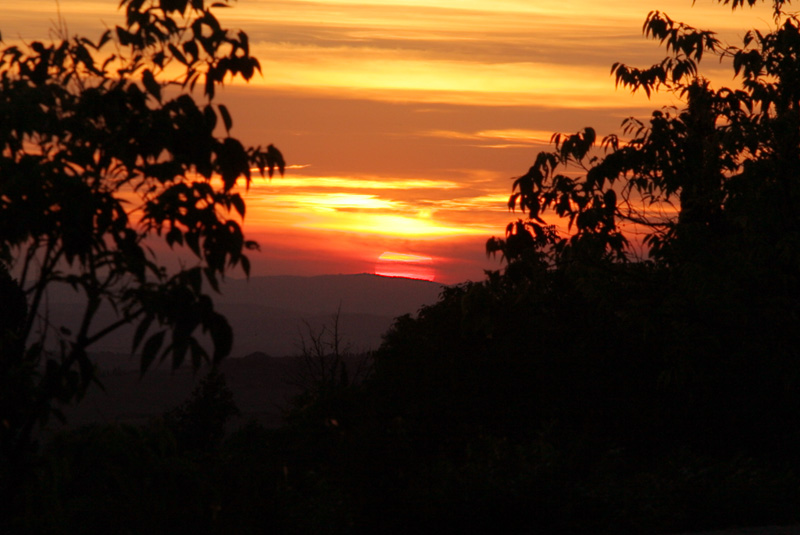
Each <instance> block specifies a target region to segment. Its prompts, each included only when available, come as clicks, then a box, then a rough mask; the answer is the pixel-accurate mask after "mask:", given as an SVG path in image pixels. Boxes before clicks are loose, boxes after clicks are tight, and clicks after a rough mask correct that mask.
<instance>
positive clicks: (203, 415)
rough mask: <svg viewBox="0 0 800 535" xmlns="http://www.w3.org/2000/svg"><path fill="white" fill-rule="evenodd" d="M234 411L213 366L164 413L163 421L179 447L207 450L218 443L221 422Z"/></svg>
mask: <svg viewBox="0 0 800 535" xmlns="http://www.w3.org/2000/svg"><path fill="white" fill-rule="evenodd" d="M238 414H239V408H238V407H237V406H236V403H235V401H234V399H233V392H232V391H231V390H230V388H228V385H227V383H226V382H225V376H224V375H223V374H222V373H221V372H220V371H219V370H217V369H216V368H213V369H212V370H211V371H210V372H209V373H208V375H206V376H205V377H204V378H203V380H202V381H200V384H198V385H197V387H196V388H195V389H194V391H193V392H192V395H191V397H190V398H189V399H188V400H187V401H186V402H185V403H184V404H182V405H181V406H180V407H176V408H175V409H173V410H172V411H170V412H168V413H167V414H166V415H165V423H166V425H167V427H169V428H170V430H171V431H172V433H173V434H174V435H175V438H176V440H177V441H178V447H179V448H180V449H181V450H182V451H197V452H210V451H213V450H215V449H217V448H219V446H220V445H221V444H222V439H223V438H224V437H225V424H226V423H227V422H228V421H229V420H230V418H231V417H233V416H237V415H238Z"/></svg>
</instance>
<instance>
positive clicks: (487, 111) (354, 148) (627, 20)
mask: <svg viewBox="0 0 800 535" xmlns="http://www.w3.org/2000/svg"><path fill="white" fill-rule="evenodd" d="M57 5H60V10H61V14H62V16H63V18H64V20H65V22H66V23H67V26H68V29H69V32H70V33H71V34H76V33H77V34H84V35H88V36H96V35H99V33H100V32H101V31H102V30H103V29H104V28H105V27H109V28H113V27H114V25H116V24H120V23H121V21H122V17H121V14H120V13H119V12H117V11H116V6H117V5H118V2H117V0H60V2H59V3H58V4H57V3H56V1H55V0H26V1H25V2H3V3H2V4H0V32H2V36H3V38H4V42H5V44H15V43H16V42H17V41H19V40H25V41H32V40H41V39H47V37H48V34H49V33H51V30H52V28H53V27H54V26H55V20H56V13H57ZM655 9H657V10H660V11H662V12H665V13H667V14H668V15H669V16H670V17H671V18H673V19H674V20H680V21H684V22H686V23H688V24H691V25H693V26H696V27H700V28H708V29H713V30H715V31H718V32H719V33H720V37H721V38H722V39H723V41H727V42H730V43H731V44H736V43H737V42H739V37H740V36H741V35H743V34H744V32H745V31H746V30H748V29H750V28H753V27H756V28H761V29H766V28H769V27H770V26H771V24H772V20H771V13H770V9H769V6H760V7H757V8H755V9H749V8H747V9H744V10H741V11H736V12H734V13H732V12H731V11H730V9H729V8H728V7H726V6H720V5H718V4H717V3H716V2H712V1H711V0H697V2H696V4H695V5H694V6H692V2H691V0H609V1H606V2H603V3H602V5H600V3H599V2H596V1H593V0H561V1H553V0H430V1H422V0H417V1H411V0H381V1H359V0H351V1H338V0H325V1H294V0H279V1H271V0H239V1H238V2H237V3H235V4H234V7H233V8H232V9H227V10H218V17H219V18H220V19H221V20H222V22H223V24H224V25H225V26H227V27H228V28H231V29H242V30H244V31H245V32H247V34H248V35H249V37H250V42H251V46H252V51H253V53H254V55H256V56H257V57H258V58H259V60H260V61H261V66H262V70H263V77H257V78H256V79H255V80H253V81H252V82H251V83H250V84H244V83H233V84H228V85H227V86H226V88H225V89H224V90H223V91H222V92H221V93H220V94H219V97H218V100H219V101H220V102H223V103H225V104H226V105H227V106H228V107H229V109H230V110H231V113H232V115H233V118H234V128H233V130H232V131H231V133H232V135H234V136H236V137H238V138H239V139H241V140H242V141H243V142H245V143H246V144H251V145H257V144H260V145H265V144H268V143H274V144H275V145H276V146H277V147H278V148H279V149H280V150H281V151H282V152H283V154H284V156H285V157H286V160H287V162H288V164H289V169H288V170H287V173H286V176H285V177H283V178H280V177H276V178H273V179H272V180H264V179H256V180H255V181H254V183H253V184H252V185H251V188H250V190H249V192H248V193H247V195H246V196H245V200H246V202H247V216H246V219H245V230H246V232H247V233H248V235H249V237H251V238H253V239H256V240H258V241H259V242H260V244H261V246H262V251H261V252H260V253H255V254H253V255H252V256H251V260H252V262H253V274H254V275H268V274H300V275H315V274H324V273H361V272H370V273H371V272H375V271H376V270H377V271H378V272H383V273H387V272H388V271H387V269H389V268H387V263H389V262H392V261H393V260H392V259H393V258H403V257H402V256H398V257H394V256H391V255H389V256H384V257H383V258H382V259H381V255H382V254H383V253H385V252H392V253H395V254H398V255H415V256H414V257H405V258H406V260H408V258H423V259H425V266H424V269H421V270H420V269H416V268H415V269H416V271H414V273H416V274H417V275H418V274H419V273H425V274H426V275H424V276H425V277H429V276H434V277H435V280H437V281H441V282H444V283H455V282H460V281H463V280H467V279H471V280H480V279H481V278H482V276H483V270H484V269H496V268H498V267H499V266H500V264H499V262H498V260H497V259H494V260H492V259H487V258H486V255H485V253H484V244H485V242H486V240H487V239H488V238H489V237H491V236H501V235H502V234H503V231H504V228H505V225H506V224H507V223H508V222H510V221H512V220H514V219H516V217H518V214H512V213H509V212H508V210H507V208H506V202H507V199H508V195H509V193H510V187H511V180H510V179H511V178H512V177H513V176H516V175H519V174H522V173H524V172H525V171H526V170H527V168H528V167H529V166H530V164H531V163H532V162H533V159H534V157H535V155H536V153H537V152H538V151H539V150H543V149H546V148H547V147H548V140H549V139H550V136H551V134H552V133H554V132H564V133H572V132H575V131H577V130H580V129H582V128H583V127H585V126H593V127H595V128H596V130H597V131H598V134H599V135H600V136H603V135H606V134H609V133H614V132H619V124H620V122H621V121H622V120H623V119H624V118H625V117H628V116H631V115H634V116H638V117H642V118H646V117H647V116H648V115H649V112H650V111H651V110H652V109H655V108H658V107H660V106H662V105H665V104H670V103H675V101H674V100H672V98H671V97H670V96H669V95H663V96H658V97H657V98H655V99H652V100H649V101H648V100H647V99H646V98H645V97H644V96H641V95H635V96H634V95H631V94H630V93H629V92H628V91H625V90H621V89H620V90H617V89H615V87H614V81H613V79H612V78H611V76H610V67H611V64H612V63H614V62H616V61H622V62H625V63H628V64H631V65H636V66H649V65H650V64H652V63H654V62H656V61H659V60H660V59H662V58H663V56H664V51H663V49H662V48H660V47H659V46H658V44H657V43H656V42H653V41H649V40H646V39H645V38H644V37H643V36H642V23H643V21H644V19H645V17H646V16H647V13H648V12H649V11H651V10H655ZM703 71H704V73H705V74H706V75H709V76H711V77H712V79H713V80H715V81H716V82H718V83H720V84H726V85H727V84H732V83H734V82H733V81H732V78H731V72H732V71H730V70H729V69H728V68H727V67H726V66H725V65H722V66H721V65H719V64H718V63H717V62H716V61H715V60H713V59H712V60H711V61H708V62H706V63H705V64H704V67H703ZM398 262H400V261H399V260H398Z"/></svg>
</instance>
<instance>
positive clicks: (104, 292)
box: [0, 0, 284, 455]
mask: <svg viewBox="0 0 800 535" xmlns="http://www.w3.org/2000/svg"><path fill="white" fill-rule="evenodd" d="M229 4H230V0H224V1H222V2H217V3H214V4H213V5H212V4H210V3H208V2H205V0H191V1H189V0H123V1H122V2H121V4H120V6H121V7H122V8H123V9H124V12H125V23H124V24H123V25H122V26H117V27H116V28H115V29H114V30H113V31H111V30H109V31H106V32H105V33H103V35H101V36H100V37H99V38H98V39H97V40H91V39H88V38H86V37H82V36H75V37H71V36H68V35H66V30H65V29H63V28H62V29H59V33H60V34H61V37H60V39H61V40H60V41H59V42H56V43H52V44H46V43H41V42H33V43H31V44H30V45H28V46H26V47H25V48H20V47H17V46H8V47H6V48H4V49H3V50H2V51H1V52H0V240H2V241H0V268H1V269H2V273H3V275H2V287H3V295H4V296H5V295H6V293H12V294H19V293H20V292H22V294H23V295H24V298H25V299H24V301H25V302H24V303H22V302H20V303H19V304H18V305H17V306H16V309H15V312H14V314H15V315H14V317H13V318H12V319H13V321H12V320H7V319H6V318H5V317H4V320H3V324H2V329H3V330H2V333H0V334H1V335H2V337H0V340H2V367H1V368H0V371H2V373H3V381H4V382H6V381H12V382H15V383H19V384H26V383H31V384H30V385H29V388H28V387H26V388H27V390H26V392H25V393H24V394H23V395H20V396H18V397H16V398H15V399H14V400H12V401H10V403H11V406H8V405H6V403H9V400H6V399H5V398H4V405H3V407H2V415H0V420H2V424H3V425H2V426H0V427H2V433H3V449H4V454H6V455H17V453H18V452H17V451H16V450H17V449H18V448H20V447H25V446H26V444H27V442H28V440H29V438H30V436H31V433H32V429H33V426H34V424H35V422H36V421H44V420H45V419H46V418H47V417H48V415H49V414H50V413H51V411H52V410H53V409H54V407H53V403H54V402H69V401H71V400H74V399H76V398H78V399H79V398H80V397H81V396H82V394H83V392H84V391H85V390H86V388H87V387H88V386H89V384H90V383H91V382H92V381H93V380H94V369H95V363H94V362H93V361H92V359H91V358H90V357H89V353H88V350H89V349H90V347H91V346H92V345H93V344H95V343H96V342H97V341H98V340H100V339H102V338H105V337H108V336H110V335H112V334H113V333H115V332H117V330H118V329H119V328H120V327H121V326H123V325H125V324H130V323H136V324H138V327H137V329H136V333H135V339H134V350H137V349H139V348H140V349H141V354H142V361H141V370H142V372H144V371H145V370H146V369H147V368H148V367H149V365H150V364H151V363H152V362H153V361H154V360H155V359H157V358H162V359H163V358H166V357H167V356H171V358H172V365H173V367H178V366H180V364H181V363H182V362H183V361H184V360H185V358H186V356H187V355H190V356H191V362H192V365H193V366H195V367H198V366H199V365H200V364H201V363H202V362H203V361H205V360H213V361H214V362H218V361H219V360H220V359H221V358H223V357H224V356H225V355H226V354H227V353H228V352H229V351H230V348H231V343H232V332H231V329H230V326H229V325H228V323H227V321H226V320H225V318H224V317H223V316H222V315H221V314H219V313H218V312H217V311H216V310H215V309H214V306H213V302H212V300H211V298H210V296H209V295H208V290H207V288H209V287H210V288H211V289H213V290H218V280H219V277H221V276H224V274H225V273H226V272H227V271H228V270H230V269H231V268H234V267H237V266H241V268H242V269H243V270H244V272H245V273H248V272H249V267H250V264H249V261H248V258H247V256H246V254H245V253H246V251H248V250H253V249H255V248H256V247H257V244H256V243H255V242H253V241H249V240H246V239H245V237H244V235H243V232H242V229H241V226H240V223H239V221H240V220H241V218H243V217H244V215H245V204H244V201H243V199H242V197H241V195H240V194H239V193H237V192H236V185H237V183H238V182H242V181H243V183H244V184H245V185H248V184H249V181H250V178H251V167H257V168H258V169H259V171H260V172H261V173H262V174H265V173H268V174H269V176H270V177H271V176H272V174H273V172H274V170H275V169H278V170H279V171H280V172H281V173H283V170H284V162H283V158H282V156H281V154H280V152H278V151H277V150H276V149H275V148H274V147H273V146H271V145H270V146H269V147H267V148H266V149H263V148H261V147H250V148H246V147H244V146H243V145H242V143H241V142H240V141H238V140H237V139H236V138H234V137H231V136H230V130H231V127H232V120H231V117H230V114H229V113H228V111H227V109H226V108H225V106H223V105H221V104H220V105H217V104H214V103H213V98H214V95H215V88H216V87H217V86H218V85H220V84H222V83H223V82H224V81H226V80H230V79H232V78H234V77H238V76H241V77H242V78H244V79H245V80H249V79H250V78H251V77H252V76H253V75H254V74H255V72H256V71H259V70H260V67H259V63H258V60H257V59H256V58H254V57H252V56H251V55H250V50H249V44H248V39H247V35H246V34H244V33H243V32H238V33H236V32H232V31H229V30H227V29H225V28H222V27H221V25H220V23H219V21H218V20H217V18H216V17H215V15H214V12H213V9H216V8H217V7H228V5H229ZM198 82H199V83H200V85H201V86H202V88H203V94H204V97H203V98H202V99H198V100H196V99H195V97H194V96H193V92H192V90H193V89H194V87H195V85H196V84H197V83H198ZM220 119H221V121H220ZM220 127H221V129H220ZM220 130H222V131H224V134H223V135H219V132H220ZM155 239H163V240H165V242H166V244H167V245H169V246H170V247H171V248H183V247H185V248H187V249H188V251H189V252H190V254H191V255H192V257H193V258H194V259H195V261H194V262H193V263H192V261H191V260H189V261H188V262H186V263H185V264H183V265H182V267H181V268H180V269H178V270H177V271H174V272H170V271H168V270H167V269H166V268H165V267H164V266H163V265H161V264H160V263H159V261H158V260H157V259H156V258H155V256H154V255H153V253H152V250H151V248H150V245H151V244H152V243H153V240H155ZM6 272H7V273H9V274H11V275H10V277H9V276H8V275H6ZM59 286H60V287H64V288H71V289H72V290H73V291H74V292H75V294H76V296H79V297H80V299H82V302H83V310H82V312H81V313H80V316H79V317H78V318H77V322H76V323H77V329H75V330H70V329H68V328H66V327H64V326H60V325H53V324H52V323H51V321H50V317H49V315H48V294H49V292H51V291H52V290H53V289H54V288H56V287H59ZM23 304H24V305H25V306H23ZM108 311H111V312H113V313H111V314H109V313H108ZM19 318H22V319H19ZM153 327H157V328H156V329H155V331H153V330H152V328H153ZM198 331H202V332H203V333H206V334H207V335H208V336H209V337H210V339H211V342H212V343H213V352H212V353H211V354H210V355H209V353H208V352H207V350H206V348H205V347H204V345H203V344H201V342H200V341H199V340H198V337H197V333H198ZM54 347H55V348H56V349H55V350H54V351H53V348H54ZM20 377H21V379H19V378H20ZM20 381H21V382H20Z"/></svg>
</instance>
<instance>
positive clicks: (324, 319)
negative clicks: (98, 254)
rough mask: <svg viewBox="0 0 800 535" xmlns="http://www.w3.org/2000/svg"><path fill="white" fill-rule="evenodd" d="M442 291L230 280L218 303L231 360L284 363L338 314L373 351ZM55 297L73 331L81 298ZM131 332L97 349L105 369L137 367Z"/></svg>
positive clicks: (320, 281) (346, 278) (356, 282)
mask: <svg viewBox="0 0 800 535" xmlns="http://www.w3.org/2000/svg"><path fill="white" fill-rule="evenodd" d="M441 289H442V285H440V284H438V283H434V282H429V281H423V280H414V279H404V278H395V277H381V276H378V275H371V274H359V275H321V276H316V277H299V276H272V277H252V278H250V279H249V280H244V279H228V280H226V281H225V282H224V284H223V285H222V288H221V290H222V295H216V296H215V301H216V303H217V306H218V307H219V310H220V311H221V312H222V313H223V314H225V316H226V317H227V318H228V321H229V322H230V323H231V325H232V326H233V329H234V347H233V351H232V353H231V357H234V358H235V357H243V356H245V355H248V354H251V353H255V352H263V353H265V354H268V355H272V356H276V357H279V356H288V355H293V354H297V353H299V351H300V346H301V342H302V339H303V337H304V336H305V337H306V339H308V335H309V329H311V331H312V332H314V333H318V332H320V329H322V328H323V326H324V325H328V326H330V325H331V324H332V321H333V317H334V316H335V315H336V313H337V311H339V332H340V335H341V339H342V341H343V342H345V343H346V344H349V345H350V347H351V348H352V349H353V350H355V351H364V350H369V349H375V348H377V346H378V345H380V342H381V336H382V335H383V333H385V332H386V330H388V329H389V327H390V326H391V324H392V322H393V320H394V318H396V317H398V316H401V315H403V314H416V313H417V312H418V311H419V309H420V308H421V307H422V306H423V305H426V304H431V303H434V302H435V301H436V300H437V299H438V296H439V293H440V292H441ZM58 290H59V291H57V292H53V293H52V294H51V295H50V296H49V303H50V305H49V306H50V313H51V318H52V319H53V320H54V324H56V325H60V324H63V325H66V326H68V327H71V328H74V327H75V325H73V324H74V323H75V322H76V320H77V317H78V314H77V312H78V308H77V307H78V305H77V303H78V294H77V293H76V292H74V291H72V290H71V289H69V288H61V289H58ZM104 313H105V314H108V315H109V317H113V313H111V312H110V311H106V312H104ZM132 333H133V329H132V328H126V329H123V330H121V331H120V332H119V334H118V335H117V336H114V337H113V338H110V339H107V340H102V341H101V342H100V343H98V344H97V345H96V346H94V347H93V348H92V350H93V352H94V353H96V354H98V353H102V354H103V355H102V359H101V366H102V367H103V368H105V369H113V368H117V369H131V368H135V367H136V366H137V362H136V360H135V359H131V358H130V347H131V339H132Z"/></svg>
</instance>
